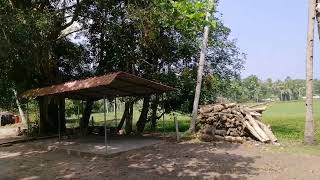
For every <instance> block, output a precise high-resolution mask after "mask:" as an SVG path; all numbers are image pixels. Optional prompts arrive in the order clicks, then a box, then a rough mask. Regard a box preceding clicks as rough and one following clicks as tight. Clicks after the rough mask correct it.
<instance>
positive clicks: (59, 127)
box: [58, 101, 61, 142]
mask: <svg viewBox="0 0 320 180" xmlns="http://www.w3.org/2000/svg"><path fill="white" fill-rule="evenodd" d="M60 121H61V118H60V101H58V133H59V142H60V141H61V122H60Z"/></svg>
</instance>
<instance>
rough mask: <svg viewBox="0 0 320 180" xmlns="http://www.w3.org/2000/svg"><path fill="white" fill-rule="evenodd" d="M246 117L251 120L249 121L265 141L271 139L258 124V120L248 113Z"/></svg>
mask: <svg viewBox="0 0 320 180" xmlns="http://www.w3.org/2000/svg"><path fill="white" fill-rule="evenodd" d="M246 118H247V119H248V120H249V123H250V124H251V125H252V127H253V128H254V130H255V131H256V132H257V133H258V134H259V136H260V137H261V138H262V139H264V140H265V141H270V138H269V137H268V136H267V135H266V133H265V132H264V131H263V130H262V129H261V128H260V126H259V125H258V124H257V122H256V120H255V119H254V118H253V117H252V116H251V115H250V114H247V115H246Z"/></svg>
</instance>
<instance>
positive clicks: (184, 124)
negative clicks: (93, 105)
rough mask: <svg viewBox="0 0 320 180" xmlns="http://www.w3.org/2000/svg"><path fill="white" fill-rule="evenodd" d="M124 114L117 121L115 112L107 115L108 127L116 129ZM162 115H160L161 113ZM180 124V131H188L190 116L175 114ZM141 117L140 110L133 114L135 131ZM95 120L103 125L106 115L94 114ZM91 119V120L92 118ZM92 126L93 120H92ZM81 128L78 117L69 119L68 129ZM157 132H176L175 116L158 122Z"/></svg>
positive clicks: (169, 116)
mask: <svg viewBox="0 0 320 180" xmlns="http://www.w3.org/2000/svg"><path fill="white" fill-rule="evenodd" d="M122 114H123V112H118V113H117V121H116V120H115V114H114V112H110V113H107V114H106V119H107V126H109V127H116V124H117V123H119V122H120V119H121V117H122ZM159 114H160V113H159ZM175 114H176V116H177V119H178V122H179V131H180V132H184V131H186V130H188V128H189V123H190V118H191V117H190V116H188V115H185V114H180V113H175ZM139 116H140V112H139V111H138V110H134V112H133V128H134V129H135V124H136V122H137V121H138V119H139ZM91 117H93V119H94V124H95V125H103V124H104V114H103V113H93V114H92V116H91ZM90 119H91V118H90ZM90 125H91V120H90ZM77 126H79V119H78V118H77V117H76V116H72V117H69V118H67V127H77ZM163 127H164V129H163ZM145 130H146V131H149V130H150V124H149V123H148V124H147V125H146V128H145ZM157 131H160V132H163V131H165V132H175V124H174V119H173V114H172V113H171V114H166V115H165V116H164V121H163V118H161V119H160V120H159V121H158V124H157Z"/></svg>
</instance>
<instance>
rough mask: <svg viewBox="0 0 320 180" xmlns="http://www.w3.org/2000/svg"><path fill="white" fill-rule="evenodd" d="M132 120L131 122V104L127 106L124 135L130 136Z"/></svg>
mask: <svg viewBox="0 0 320 180" xmlns="http://www.w3.org/2000/svg"><path fill="white" fill-rule="evenodd" d="M132 120H133V102H130V104H129V115H128V117H127V119H126V127H125V129H126V134H130V133H131V132H132Z"/></svg>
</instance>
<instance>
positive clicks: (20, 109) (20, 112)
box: [12, 89, 27, 126]
mask: <svg viewBox="0 0 320 180" xmlns="http://www.w3.org/2000/svg"><path fill="white" fill-rule="evenodd" d="M12 91H13V94H14V97H15V99H16V104H17V107H18V110H19V115H20V118H21V121H22V124H23V125H25V126H26V125H27V120H26V117H25V116H24V113H23V110H22V108H21V105H20V102H19V99H18V96H17V91H16V90H15V89H12Z"/></svg>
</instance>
